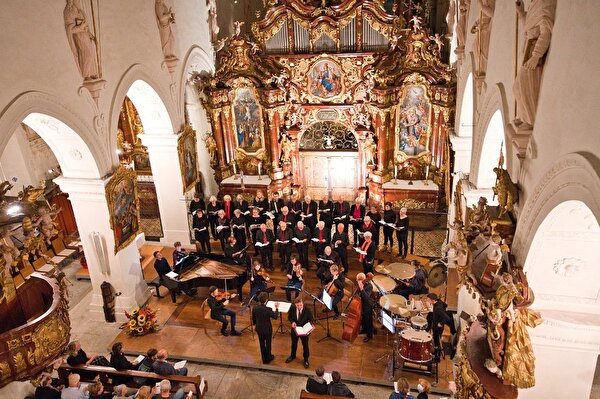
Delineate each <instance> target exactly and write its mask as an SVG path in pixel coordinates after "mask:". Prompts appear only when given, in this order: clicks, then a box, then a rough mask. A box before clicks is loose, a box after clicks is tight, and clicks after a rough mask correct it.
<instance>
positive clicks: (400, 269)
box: [386, 263, 415, 281]
mask: <svg viewBox="0 0 600 399" xmlns="http://www.w3.org/2000/svg"><path fill="white" fill-rule="evenodd" d="M386 269H387V270H388V271H389V273H388V276H390V277H391V278H393V279H395V280H403V281H406V280H410V279H411V278H413V277H414V276H415V267H414V266H413V265H411V264H409V263H392V264H389V265H387V266H386Z"/></svg>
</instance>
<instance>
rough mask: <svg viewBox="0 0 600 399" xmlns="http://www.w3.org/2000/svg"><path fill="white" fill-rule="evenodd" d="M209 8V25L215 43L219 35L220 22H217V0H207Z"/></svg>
mask: <svg viewBox="0 0 600 399" xmlns="http://www.w3.org/2000/svg"><path fill="white" fill-rule="evenodd" d="M206 6H207V8H208V27H209V30H210V37H211V41H212V42H213V43H214V42H215V41H216V40H217V37H218V36H219V30H220V29H219V24H218V23H217V0H206Z"/></svg>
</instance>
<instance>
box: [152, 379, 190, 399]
mask: <svg viewBox="0 0 600 399" xmlns="http://www.w3.org/2000/svg"><path fill="white" fill-rule="evenodd" d="M159 387H160V388H159V391H160V392H159V393H157V394H156V395H154V397H153V399H183V397H184V395H185V393H184V392H183V388H179V389H178V390H177V392H175V393H171V382H169V380H162V381H161V382H160V384H159Z"/></svg>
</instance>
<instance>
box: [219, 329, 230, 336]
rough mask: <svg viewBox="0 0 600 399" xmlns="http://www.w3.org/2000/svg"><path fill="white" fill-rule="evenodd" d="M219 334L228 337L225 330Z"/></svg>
mask: <svg viewBox="0 0 600 399" xmlns="http://www.w3.org/2000/svg"><path fill="white" fill-rule="evenodd" d="M221 334H223V335H224V336H226V337H227V336H228V335H229V333H228V332H227V330H221Z"/></svg>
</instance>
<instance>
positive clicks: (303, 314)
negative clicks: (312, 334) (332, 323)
mask: <svg viewBox="0 0 600 399" xmlns="http://www.w3.org/2000/svg"><path fill="white" fill-rule="evenodd" d="M288 321H289V322H290V323H292V331H291V334H290V335H291V339H292V349H291V353H290V356H289V357H288V358H287V359H285V362H286V363H290V362H292V361H293V360H294V359H295V358H296V351H297V349H298V338H300V340H301V341H302V352H303V353H302V356H303V357H304V368H305V369H307V368H308V367H309V363H308V357H309V356H310V350H309V348H308V338H309V335H305V336H301V337H298V335H297V334H296V326H304V325H305V324H306V323H309V322H310V323H312V322H313V314H312V312H311V311H310V309H309V308H308V307H306V306H304V302H303V301H302V296H298V297H297V298H296V299H294V307H293V308H290V311H289V312H288Z"/></svg>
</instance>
